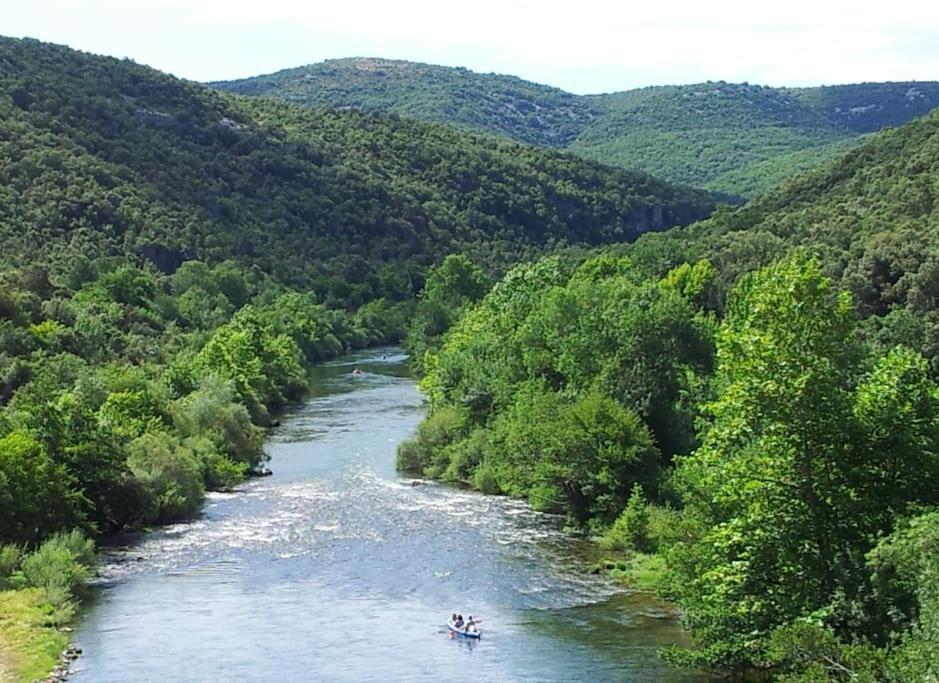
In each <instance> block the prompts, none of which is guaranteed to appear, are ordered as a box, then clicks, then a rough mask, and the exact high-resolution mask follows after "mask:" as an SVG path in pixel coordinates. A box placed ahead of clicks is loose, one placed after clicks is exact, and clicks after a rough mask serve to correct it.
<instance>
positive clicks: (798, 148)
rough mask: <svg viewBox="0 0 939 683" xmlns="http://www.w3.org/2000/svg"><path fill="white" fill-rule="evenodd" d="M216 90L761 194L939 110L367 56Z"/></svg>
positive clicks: (884, 101)
mask: <svg viewBox="0 0 939 683" xmlns="http://www.w3.org/2000/svg"><path fill="white" fill-rule="evenodd" d="M211 85H212V86H213V87H216V88H219V89H222V90H229V91H232V92H236V93H239V94H243V95H263V96H270V97H275V98H279V99H284V100H287V101H289V102H293V103H297V104H304V105H308V106H312V107H331V108H339V109H345V108H351V109H360V110H363V111H369V112H393V113H397V114H400V115H402V116H407V117H411V118H415V119H419V120H423V121H431V122H438V123H446V124H448V125H453V126H457V127H461V128H468V129H471V130H475V131H479V132H486V133H492V134H496V135H500V136H503V137H509V138H511V139H514V140H518V141H522V142H528V143H533V144H538V145H543V146H550V147H559V148H565V149H569V150H570V151H572V152H574V153H576V154H578V155H580V156H583V157H586V158H589V159H593V160H597V161H601V162H603V163H606V164H611V165H614V166H619V167H622V168H627V169H638V170H642V171H646V172H648V173H652V174H653V175H657V176H661V177H663V178H666V179H669V180H671V181H674V182H679V183H683V184H689V185H694V186H698V187H704V188H708V189H711V190H715V191H720V192H725V193H729V194H734V195H740V196H755V195H758V194H761V193H762V192H765V191H767V190H768V189H770V188H771V187H773V186H775V185H776V184H778V183H779V182H780V181H781V180H783V179H784V178H787V177H790V176H792V175H794V174H795V173H797V172H800V171H803V170H808V169H811V168H814V167H816V166H818V165H819V164H823V163H824V162H826V161H828V160H831V159H833V158H835V157H837V156H838V155H839V154H841V153H842V152H844V151H846V150H847V149H849V148H851V147H852V146H854V145H856V144H858V142H859V141H860V137H861V136H862V135H864V134H866V133H870V132H874V131H877V130H880V129H882V128H884V127H886V126H896V125H900V124H903V123H906V122H907V121H909V120H911V119H912V118H914V117H916V116H920V115H922V114H925V113H926V112H928V111H929V110H930V109H932V108H933V107H935V106H937V105H939V83H934V82H927V83H863V84H858V85H843V86H826V87H820V88H769V87H764V86H758V85H749V84H729V83H724V82H716V83H714V82H709V83H703V84H695V85H682V86H661V87H649V88H642V89H638V90H630V91H626V92H621V93H612V94H605V95H588V96H577V95H572V94H570V93H565V92H563V91H561V90H557V89H555V88H550V87H547V86H543V85H538V84H535V83H530V82H527V81H523V80H521V79H518V78H515V77H512V76H502V75H498V74H478V73H474V72H472V71H469V70H467V69H462V68H449V67H440V66H432V65H427V64H417V63H412V62H403V61H392V60H382V59H364V58H356V59H341V60H330V61H327V62H322V63H320V64H313V65H310V66H304V67H299V68H295V69H288V70H285V71H280V72H277V73H275V74H270V75H266V76H258V77H255V78H247V79H242V80H237V81H228V82H216V83H212V84H211Z"/></svg>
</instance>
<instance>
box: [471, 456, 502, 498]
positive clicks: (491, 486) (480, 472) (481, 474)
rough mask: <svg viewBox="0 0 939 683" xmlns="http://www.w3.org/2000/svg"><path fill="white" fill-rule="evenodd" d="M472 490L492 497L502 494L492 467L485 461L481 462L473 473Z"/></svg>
mask: <svg viewBox="0 0 939 683" xmlns="http://www.w3.org/2000/svg"><path fill="white" fill-rule="evenodd" d="M473 488H475V489H477V490H479V491H482V492H483V493H489V494H493V495H496V494H500V493H503V491H502V489H501V487H500V486H499V482H498V481H497V480H496V476H495V474H494V473H493V471H492V467H491V466H490V465H489V463H487V462H486V461H483V462H482V463H481V464H480V465H479V467H477V468H476V471H475V472H473Z"/></svg>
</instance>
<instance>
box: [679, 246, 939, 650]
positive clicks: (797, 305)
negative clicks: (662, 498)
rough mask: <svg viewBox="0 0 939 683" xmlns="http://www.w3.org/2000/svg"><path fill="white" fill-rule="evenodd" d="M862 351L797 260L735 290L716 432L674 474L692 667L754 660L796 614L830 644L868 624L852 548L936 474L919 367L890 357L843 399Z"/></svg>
mask: <svg viewBox="0 0 939 683" xmlns="http://www.w3.org/2000/svg"><path fill="white" fill-rule="evenodd" d="M861 352H862V349H861V347H860V345H859V343H858V341H857V337H856V335H855V334H854V316H853V313H852V305H851V301H850V299H849V297H848V296H847V295H844V294H839V293H838V292H837V291H835V289H834V288H833V286H832V284H831V281H830V280H829V279H828V278H826V277H825V276H823V275H822V272H821V267H820V265H819V263H818V262H817V261H814V260H809V259H806V258H805V257H804V256H802V255H801V254H798V253H797V254H794V255H792V256H790V257H788V258H786V259H784V260H782V261H780V262H778V263H776V264H773V265H771V266H769V267H767V268H765V269H764V270H762V271H760V272H758V273H756V274H754V275H751V276H748V277H747V278H745V279H744V280H743V281H742V282H741V283H740V284H739V285H738V286H737V287H736V288H735V290H734V292H733V293H732V296H731V298H730V300H729V302H728V314H727V318H726V319H725V321H724V323H723V325H722V327H721V330H720V333H719V335H718V363H719V367H718V375H717V382H718V387H719V397H718V399H717V400H716V401H715V402H714V404H713V405H712V406H711V414H712V416H713V425H712V426H711V428H710V430H709V431H708V432H707V435H706V437H705V439H704V442H703V444H702V446H701V447H700V448H699V449H698V450H697V451H696V452H695V453H694V454H693V455H691V456H690V457H688V458H685V459H683V460H682V461H681V463H680V467H679V472H678V478H679V481H681V482H682V485H683V493H684V496H685V501H686V503H687V505H688V514H689V515H692V516H694V517H696V518H697V519H698V520H699V523H700V528H701V529H702V532H701V533H700V535H699V537H697V538H696V539H694V540H691V541H687V542H684V543H679V544H677V545H676V546H675V547H674V548H672V551H671V553H670V555H669V560H670V563H671V565H672V568H673V584H672V585H673V591H674V595H675V597H676V598H677V599H678V601H679V602H680V604H681V605H682V608H683V609H684V611H685V615H686V619H687V622H688V624H689V625H690V626H691V627H692V629H693V631H694V633H695V635H696V637H697V639H698V641H699V643H700V645H701V646H702V647H701V649H699V650H698V651H696V652H695V653H692V658H693V659H697V660H698V661H702V662H707V663H710V664H730V665H739V664H746V663H748V662H749V663H753V662H757V661H759V660H760V657H761V656H763V655H762V652H763V648H764V647H765V642H766V641H765V639H766V638H767V637H768V635H769V634H770V633H771V632H772V631H773V630H774V629H775V628H776V627H778V626H779V625H782V624H785V623H789V622H792V621H793V620H796V619H800V618H804V617H808V616H809V615H815V616H816V617H817V618H818V619H819V620H820V621H821V623H824V624H827V625H829V626H831V627H832V628H834V629H835V632H836V634H844V633H849V632H851V631H858V630H859V629H863V628H864V627H865V626H866V625H865V624H864V623H863V622H860V623H859V622H858V621H857V617H856V612H857V606H858V604H859V602H861V601H863V600H864V596H865V595H866V592H867V590H868V588H867V581H866V573H865V571H864V563H863V556H864V553H865V552H866V551H867V550H868V549H869V548H870V544H871V539H872V538H874V537H875V536H876V535H877V534H878V533H881V532H883V531H885V530H887V529H888V528H889V523H890V519H891V514H892V512H894V511H896V510H898V509H904V506H905V505H908V504H909V503H911V502H919V501H925V500H928V494H927V493H926V492H924V491H922V489H921V488H920V487H918V486H916V485H913V486H912V488H911V489H905V490H901V489H902V486H901V485H900V484H901V482H902V485H903V486H905V485H906V484H907V483H910V482H908V480H907V476H909V477H926V478H927V480H928V481H934V480H935V479H934V478H935V476H936V475H937V472H936V459H935V457H934V455H933V454H934V453H935V441H934V439H933V440H932V441H930V440H929V439H928V438H927V436H928V435H929V434H932V435H933V436H934V425H935V421H934V419H933V417H932V415H933V414H934V413H933V410H934V403H933V400H934V399H931V398H930V396H932V395H934V392H935V387H934V386H933V387H930V386H929V382H928V380H927V379H926V378H925V375H924V373H923V370H924V367H925V366H924V365H923V364H922V361H921V360H920V361H914V360H913V359H912V358H911V355H910V354H908V353H906V352H898V353H897V354H895V355H893V356H892V357H888V358H887V359H886V360H885V361H883V362H882V363H881V364H880V365H879V366H878V367H877V368H876V369H875V370H874V372H873V373H872V374H871V375H870V376H869V378H868V379H867V380H866V381H865V382H864V383H862V384H861V386H860V388H859V389H857V391H855V389H854V385H855V384H856V383H857V380H858V378H857V372H858V371H857V368H858V365H859V361H860V357H861ZM856 414H858V415H859V416H861V418H862V419H861V420H860V424H859V421H858V420H857V419H856V418H855V415H856ZM910 418H915V419H912V420H911V421H910V423H909V424H907V420H909V419H910ZM882 419H887V420H894V419H901V420H902V421H901V424H896V423H894V422H892V421H891V422H888V423H882V422H881V420H882ZM874 423H877V427H876V428H875V427H874ZM927 424H928V425H929V428H928V429H923V428H922V427H923V426H925V425H927ZM923 448H925V449H926V450H925V451H922V450H921V449H923ZM884 449H888V450H884ZM895 450H897V451H898V452H899V456H900V457H903V454H910V455H913V452H914V451H915V452H916V453H915V459H914V460H913V461H912V462H911V463H910V464H911V470H910V473H909V475H906V474H894V473H890V474H889V475H887V474H886V472H888V471H889V470H890V463H891V458H893V457H894V451H895ZM933 490H934V489H933ZM932 497H933V498H934V497H935V494H934V493H933V494H932Z"/></svg>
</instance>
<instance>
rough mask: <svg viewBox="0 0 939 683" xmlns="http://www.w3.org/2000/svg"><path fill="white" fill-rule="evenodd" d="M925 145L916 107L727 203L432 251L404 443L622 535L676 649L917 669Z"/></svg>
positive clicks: (929, 622)
mask: <svg viewBox="0 0 939 683" xmlns="http://www.w3.org/2000/svg"><path fill="white" fill-rule="evenodd" d="M937 145H939V115H936V114H932V115H930V116H927V117H925V118H923V119H921V120H917V121H915V122H913V123H911V124H909V125H907V126H905V127H903V128H900V129H897V130H894V131H889V132H885V133H881V134H878V135H876V136H875V137H873V138H871V139H870V140H869V141H868V142H866V143H865V144H864V145H862V146H861V147H860V148H858V149H857V150H855V151H853V152H851V153H849V154H847V155H846V156H845V157H843V158H842V159H840V160H838V161H837V162H835V163H833V164H830V165H829V166H827V167H825V168H824V169H821V170H819V171H816V172H812V173H809V174H806V175H802V176H800V177H799V178H797V179H795V180H793V181H791V182H790V183H788V184H785V185H783V186H782V187H781V188H779V189H778V190H776V191H774V192H772V193H769V194H768V195H766V196H765V197H764V198H762V199H760V200H757V201H754V202H751V203H750V204H749V205H747V206H745V207H742V208H738V209H729V208H724V209H721V210H719V211H718V212H717V214H716V215H715V216H714V217H712V218H711V219H709V220H707V221H704V222H702V223H700V224H696V225H693V226H690V227H688V228H685V229H680V230H676V231H671V232H669V233H666V234H661V235H649V236H645V237H643V238H642V239H640V240H638V241H637V242H636V243H635V244H634V245H629V246H624V247H621V248H612V249H609V248H607V249H603V250H600V252H599V253H596V254H593V255H586V256H585V255H584V254H582V253H577V252H568V253H566V254H561V255H555V256H552V257H550V258H547V259H543V260H540V261H538V262H535V263H527V264H522V265H519V266H517V267H516V268H514V269H513V270H511V271H510V272H509V273H508V274H507V275H506V276H505V277H504V278H503V279H501V280H500V281H498V282H497V283H495V284H494V285H493V284H492V283H491V282H490V281H488V280H487V278H486V276H485V274H484V273H483V272H482V271H481V270H480V269H479V268H478V267H477V266H476V265H475V264H473V263H472V262H471V261H470V260H468V259H466V258H463V257H459V256H451V257H449V258H448V259H447V260H446V261H444V262H443V263H442V264H441V265H440V266H439V267H438V268H437V269H435V270H434V271H433V272H432V273H431V275H430V276H429V278H428V280H427V288H426V289H425V292H424V293H423V294H422V296H421V299H420V301H419V303H418V307H417V310H416V311H415V314H414V316H413V318H412V322H411V326H410V329H409V334H408V339H407V344H408V346H409V348H411V349H412V350H413V352H414V353H416V354H418V355H419V364H420V367H421V368H422V370H423V372H424V377H423V380H422V388H423V390H424V391H425V392H426V393H427V395H428V398H429V400H430V404H431V412H430V415H429V416H428V418H427V419H426V420H425V421H424V422H423V423H422V424H421V426H420V428H419V429H418V432H417V434H416V435H415V436H414V437H413V438H412V439H411V440H410V441H408V442H405V443H404V444H402V446H401V447H400V449H399V452H398V466H399V467H400V468H401V469H402V470H405V471H408V472H413V473H416V474H421V475H424V476H431V477H437V478H441V479H444V480H448V481H453V482H459V483H463V484H466V485H469V486H472V487H474V488H477V489H480V490H482V491H487V492H490V493H504V494H508V495H513V496H519V497H524V498H527V500H528V501H529V502H530V503H531V505H533V506H534V507H536V508H538V509H542V510H548V511H553V512H558V513H562V514H565V515H566V516H567V518H568V523H569V525H570V528H571V529H572V530H580V531H581V532H583V533H586V534H588V535H591V536H594V537H597V538H598V540H599V542H600V544H601V546H602V547H604V548H606V549H607V550H608V551H609V552H611V553H621V554H623V555H624V556H625V557H626V558H628V559H629V561H630V563H632V566H633V567H638V568H639V571H640V572H641V573H643V574H644V576H645V581H646V585H650V586H652V587H654V588H655V589H657V590H658V591H659V593H660V594H662V595H663V596H665V597H667V598H669V599H671V600H673V601H675V602H676V603H677V604H678V606H679V607H680V608H681V610H682V615H683V620H684V622H685V624H686V625H687V626H688V627H689V629H690V630H691V632H692V634H693V635H694V637H695V642H696V646H695V647H694V648H691V649H672V650H668V651H666V652H665V653H663V654H664V656H666V657H667V658H668V659H670V660H671V661H674V662H676V663H681V664H685V665H694V666H702V667H706V668H709V669H712V670H715V671H719V672H723V673H734V672H735V673H742V672H750V673H756V672H764V673H765V674H767V675H772V676H774V677H776V678H778V679H779V680H785V681H803V682H808V681H828V680H845V681H847V680H855V681H857V680H860V681H896V682H898V683H899V682H900V681H930V680H933V679H934V678H935V677H936V675H937V674H939V573H937V569H939V545H937V540H939V384H937V382H936V378H937V376H939V357H937V348H936V343H935V339H936V335H937V329H936V315H937V312H936V310H937V302H939V296H937V291H936V288H935V281H936V272H934V271H935V264H936V258H937V253H936V248H937V245H939V239H937V235H936V234H935V231H936V229H937V225H939V223H937V219H936V214H935V210H934V197H935V194H936V192H937V185H936V178H937V177H939V169H937V168H936V163H937V161H936V160H937V159H939V147H937ZM451 311H452V312H453V313H450V314H448V313H447V312H451ZM421 354H422V355H421ZM620 564H623V563H620ZM614 565H615V563H614ZM624 566H626V565H624Z"/></svg>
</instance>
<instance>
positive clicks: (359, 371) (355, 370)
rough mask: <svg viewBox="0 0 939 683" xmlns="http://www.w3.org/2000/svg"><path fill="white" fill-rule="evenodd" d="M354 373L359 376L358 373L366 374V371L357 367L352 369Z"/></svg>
mask: <svg viewBox="0 0 939 683" xmlns="http://www.w3.org/2000/svg"><path fill="white" fill-rule="evenodd" d="M352 374H353V375H356V376H358V375H364V374H365V373H364V372H362V371H361V370H360V369H359V368H355V369H354V370H353V371H352Z"/></svg>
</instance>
